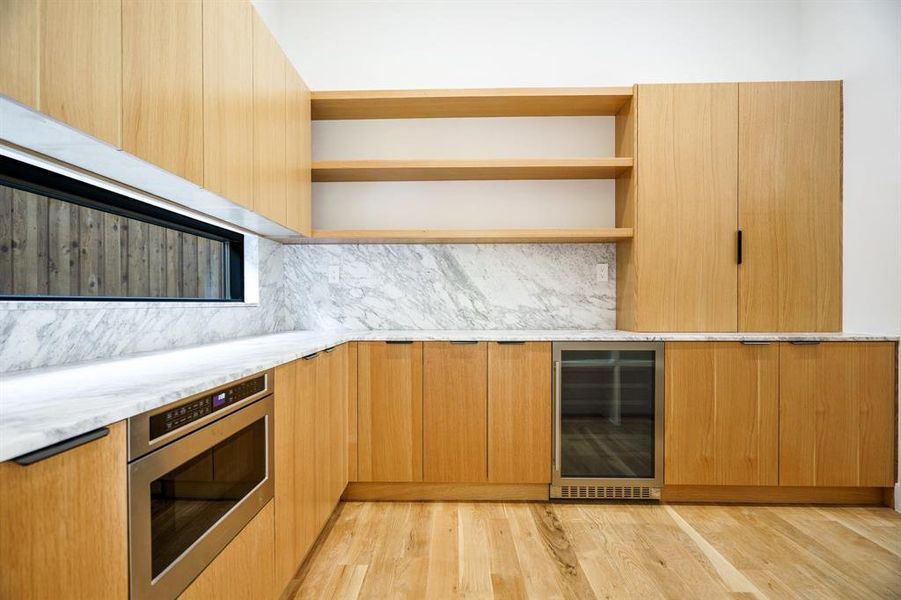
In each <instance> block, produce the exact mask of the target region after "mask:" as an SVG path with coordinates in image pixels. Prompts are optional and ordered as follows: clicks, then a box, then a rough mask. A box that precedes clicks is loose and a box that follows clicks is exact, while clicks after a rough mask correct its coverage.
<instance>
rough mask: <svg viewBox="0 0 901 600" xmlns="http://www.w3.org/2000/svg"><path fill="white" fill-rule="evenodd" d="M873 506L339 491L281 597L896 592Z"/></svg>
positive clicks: (892, 519) (884, 525)
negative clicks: (428, 498)
mask: <svg viewBox="0 0 901 600" xmlns="http://www.w3.org/2000/svg"><path fill="white" fill-rule="evenodd" d="M899 540H901V515H899V514H897V513H895V512H894V511H892V510H891V509H887V508H876V507H867V508H860V507H838V508H832V507H813V506H737V505H658V504H654V503H647V504H641V503H621V504H614V503H597V504H575V503H573V504H568V503H546V502H541V503H506V504H504V503H487V502H486V503H478V502H348V503H345V504H343V505H342V506H341V508H340V510H339V511H338V512H337V513H336V515H335V517H334V518H333V521H332V525H331V527H330V529H329V530H328V531H327V532H326V533H325V534H324V537H323V538H322V539H321V540H320V541H319V543H318V544H317V546H316V547H315V549H314V551H313V554H312V555H311V556H310V557H309V558H308V559H307V562H306V563H305V564H304V566H303V567H302V568H301V570H300V571H299V572H298V575H297V578H296V580H295V581H293V582H292V584H291V585H289V587H288V589H287V590H286V591H285V594H284V595H283V597H285V598H361V599H362V598H379V599H382V598H409V599H411V600H412V599H416V600H419V599H422V598H429V599H431V598H438V599H442V600H443V599H444V598H486V599H487V598H511V599H513V598H516V599H519V598H541V599H542V600H543V599H545V598H566V599H570V598H572V599H582V598H585V599H590V598H640V599H641V600H650V599H652V598H680V599H681V598H704V599H705V600H707V599H712V598H733V599H735V598H747V599H750V598H754V599H759V598H773V599H775V598H897V597H899V594H898V590H901V548H899Z"/></svg>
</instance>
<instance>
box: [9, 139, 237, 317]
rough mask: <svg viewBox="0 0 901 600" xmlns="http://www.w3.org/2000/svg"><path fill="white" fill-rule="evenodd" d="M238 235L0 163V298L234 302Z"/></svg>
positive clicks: (18, 165) (70, 181)
mask: <svg viewBox="0 0 901 600" xmlns="http://www.w3.org/2000/svg"><path fill="white" fill-rule="evenodd" d="M243 250H244V236H242V235H241V234H240V233H236V232H233V231H229V230H227V229H223V228H221V227H217V226H215V225H211V224H209V223H204V222H202V221H198V220H197V219H192V218H190V217H187V216H185V215H181V214H178V213H175V212H172V211H169V210H166V209H165V208H162V207H159V206H155V205H152V204H147V203H145V202H141V201H139V200H135V199H134V198H129V197H127V196H124V195H122V194H117V193H115V192H112V191H109V190H106V189H102V188H99V187H97V186H93V185H90V184H88V183H85V182H83V181H79V180H76V179H72V178H69V177H65V176H63V175H60V174H57V173H53V172H50V171H47V170H45V169H40V168H38V167H34V166H31V165H28V164H25V163H22V162H20V161H16V160H13V159H10V158H7V157H0V299H2V300H145V301H146V300H151V301H171V300H187V301H198V300H202V301H224V302H227V301H240V300H243V295H244V274H243V266H244V257H243V254H244V251H243Z"/></svg>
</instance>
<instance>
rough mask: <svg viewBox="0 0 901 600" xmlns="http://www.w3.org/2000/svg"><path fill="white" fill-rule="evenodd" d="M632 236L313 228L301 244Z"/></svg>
mask: <svg viewBox="0 0 901 600" xmlns="http://www.w3.org/2000/svg"><path fill="white" fill-rule="evenodd" d="M631 237H632V230H631V229H629V228H617V229H341V230H323V229H318V230H313V235H312V237H309V238H292V239H290V240H285V241H286V242H289V243H301V244H481V243H484V244H526V243H538V242H543V243H549V242H550V243H597V242H618V241H622V240H628V239H630V238H631Z"/></svg>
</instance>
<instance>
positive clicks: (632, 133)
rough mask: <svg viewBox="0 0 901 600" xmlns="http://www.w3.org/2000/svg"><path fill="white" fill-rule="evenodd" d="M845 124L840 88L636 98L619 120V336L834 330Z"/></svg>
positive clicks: (773, 86) (785, 87) (640, 92)
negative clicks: (622, 167)
mask: <svg viewBox="0 0 901 600" xmlns="http://www.w3.org/2000/svg"><path fill="white" fill-rule="evenodd" d="M841 118H842V100H841V83H840V82H793V83H741V84H734V83H724V84H688V85H681V84H679V85H639V86H637V88H636V93H635V96H634V98H633V102H632V103H631V104H629V105H627V106H626V107H624V109H623V110H622V111H620V114H618V115H617V117H616V119H617V127H616V134H617V147H618V148H621V149H623V150H622V151H628V149H629V148H630V146H631V145H634V146H635V152H634V153H635V156H636V166H635V168H634V169H633V171H632V172H631V173H626V174H624V175H623V176H621V177H619V178H618V179H617V192H616V197H617V208H616V219H617V226H618V227H632V228H633V229H634V234H633V239H632V241H631V242H626V243H624V244H621V245H620V246H619V248H618V250H617V299H618V303H617V326H618V327H619V328H621V329H630V330H638V331H736V330H739V331H834V330H840V329H841V260H842V212H841V172H842V162H841ZM739 231H741V236H742V237H741V251H739V242H738V240H739ZM739 260H741V264H739Z"/></svg>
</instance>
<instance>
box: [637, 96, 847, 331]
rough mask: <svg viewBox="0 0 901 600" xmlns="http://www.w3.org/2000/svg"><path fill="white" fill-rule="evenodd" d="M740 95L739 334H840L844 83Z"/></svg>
mask: <svg viewBox="0 0 901 600" xmlns="http://www.w3.org/2000/svg"><path fill="white" fill-rule="evenodd" d="M739 96H740V102H739V106H740V112H739V156H740V157H741V160H740V162H739V169H738V196H739V226H740V228H741V230H742V233H743V239H744V252H743V254H744V260H743V262H742V265H741V267H740V268H739V280H738V281H739V328H740V329H741V330H742V331H840V330H841V327H842V300H841V298H842V87H841V82H838V81H829V82H793V83H742V84H740V86H739ZM642 161H644V157H642Z"/></svg>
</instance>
